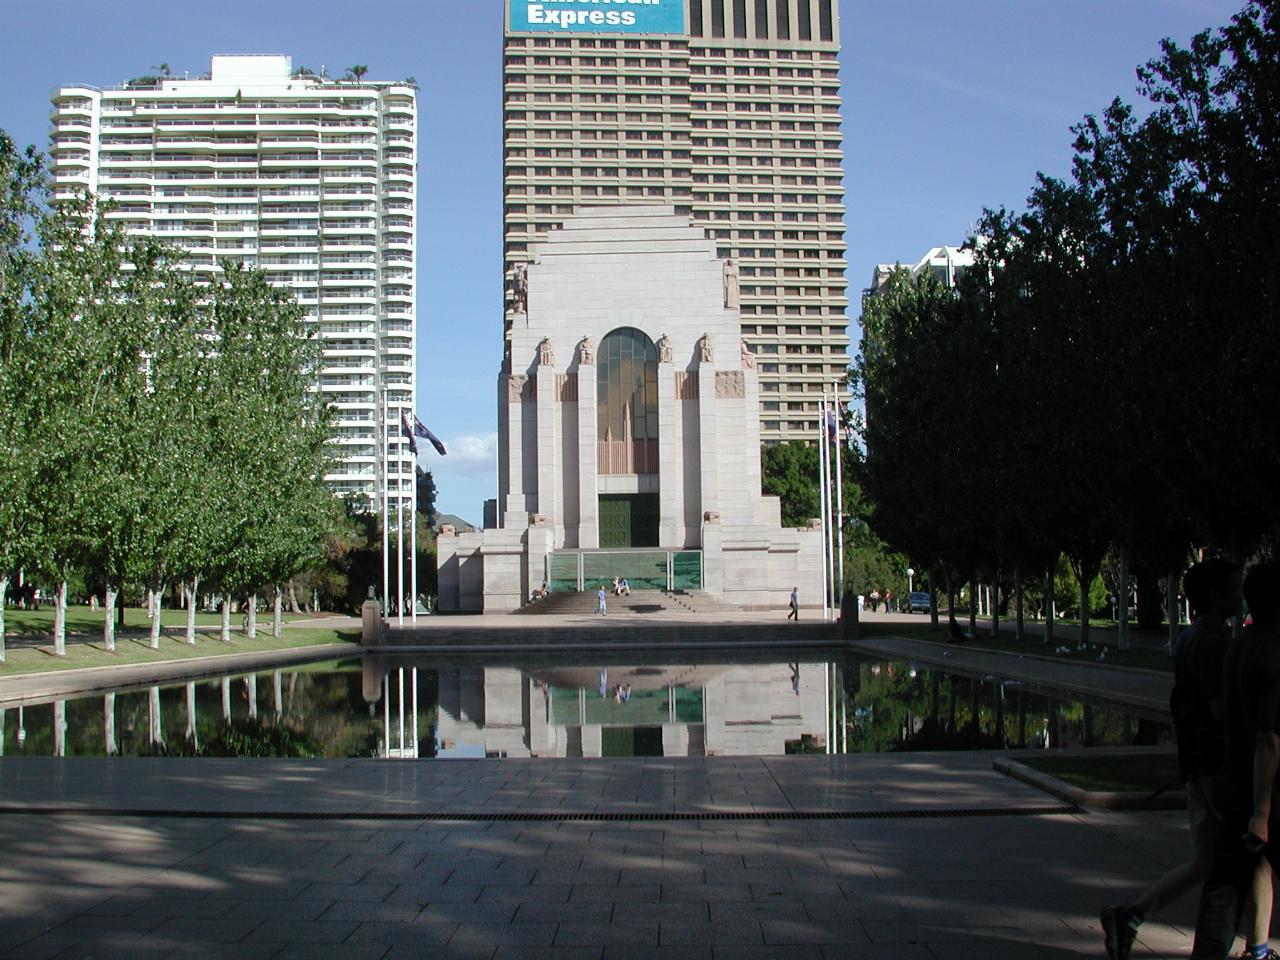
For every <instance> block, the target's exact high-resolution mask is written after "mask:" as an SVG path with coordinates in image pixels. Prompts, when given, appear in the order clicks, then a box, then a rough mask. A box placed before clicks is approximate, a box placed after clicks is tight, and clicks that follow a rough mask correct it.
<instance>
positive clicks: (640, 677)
mask: <svg viewBox="0 0 1280 960" xmlns="http://www.w3.org/2000/svg"><path fill="white" fill-rule="evenodd" d="M574 655H575V656H580V654H574ZM623 655H626V656H633V655H634V654H630V653H628V654H622V653H618V654H610V655H607V656H608V657H610V658H611V659H610V660H609V662H607V663H606V664H604V665H602V664H600V663H595V664H591V663H583V662H578V663H564V662H559V663H557V662H554V661H552V660H550V659H549V658H544V660H545V661H546V662H536V663H530V664H522V665H520V666H514V665H509V664H502V663H501V662H490V661H486V662H484V663H483V664H480V663H477V664H473V665H468V666H454V665H450V664H449V663H448V662H447V661H445V660H444V659H443V658H442V657H439V656H436V657H417V658H412V657H403V658H400V659H391V660H387V661H385V662H384V661H379V660H376V659H373V658H370V659H368V660H365V661H361V660H348V661H343V662H341V663H324V664H310V665H305V666H293V667H289V668H286V669H281V670H278V671H271V670H268V671H263V672H261V673H258V674H256V675H234V676H218V677H207V678H202V679H200V680H197V681H193V682H188V683H179V684H175V685H171V686H165V687H142V688H130V689H121V690H117V691H113V692H111V693H108V694H106V695H105V696H104V695H95V696H92V697H81V698H75V699H68V700H66V701H58V702H56V703H43V704H31V705H27V706H25V707H23V708H18V707H7V708H0V751H2V753H3V754H4V755H10V756H13V755H28V756H50V755H55V756H103V755H108V754H120V755H124V756H146V755H166V754H167V755H184V756H302V757H351V756H387V757H404V758H410V759H411V758H415V757H427V756H434V757H437V758H439V759H478V758H482V757H486V756H488V757H600V756H604V757H627V756H716V755H719V756H774V755H780V754H784V753H801V752H816V753H824V752H843V751H846V750H847V751H848V752H850V753H854V752H880V751H902V750H940V749H941V750H945V749H993V748H994V749H1003V748H1017V747H1027V748H1039V747H1043V748H1057V747H1072V746H1127V745H1135V744H1140V745H1146V744H1167V743H1169V742H1170V731H1169V727H1168V722H1167V718H1164V717H1161V716H1160V715H1158V714H1145V715H1144V714H1143V712H1142V711H1136V710H1125V709H1120V708H1116V707H1114V706H1108V705H1102V704H1090V703H1085V702H1081V700H1080V699H1079V698H1077V697H1075V696H1073V695H1070V694H1055V693H1054V692H1053V691H1045V690H1040V689H1035V688H1032V687H1031V686H1029V685H1026V684H1022V683H1018V682H1017V681H1009V682H1002V681H1000V680H999V679H998V678H994V677H991V676H979V677H973V678H969V677H964V676H955V675H951V674H947V673H942V672H939V671H936V670H932V669H930V668H927V667H919V666H916V665H913V664H909V663H895V662H889V661H870V660H863V659H859V658H841V659H839V660H837V661H835V662H834V664H833V663H831V662H824V661H823V660H821V659H816V658H817V657H821V656H829V653H828V654H823V653H816V654H815V653H813V652H810V653H809V658H808V659H805V658H803V657H802V658H801V659H800V660H799V661H795V660H793V661H790V662H785V661H775V660H771V659H769V658H768V655H767V654H766V653H756V654H740V653H737V652H735V654H734V657H733V659H732V660H725V661H724V662H714V661H708V660H706V659H700V660H699V662H697V663H687V662H686V663H670V662H662V661H661V660H657V661H655V662H649V663H641V664H633V663H624V662H618V661H617V658H618V657H619V656H623ZM653 656H658V655H651V657H653ZM699 656H700V658H702V657H704V656H706V655H704V654H699ZM828 748H830V749H828Z"/></svg>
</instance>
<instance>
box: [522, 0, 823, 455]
mask: <svg viewBox="0 0 1280 960" xmlns="http://www.w3.org/2000/svg"><path fill="white" fill-rule="evenodd" d="M506 14H507V16H506V20H505V22H504V35H503V67H502V80H503V83H502V87H503V94H502V95H503V119H502V126H503V177H502V180H503V182H502V188H503V258H504V269H505V271H506V276H507V279H508V284H509V287H510V291H509V294H508V298H509V299H508V308H509V310H508V316H507V324H506V335H507V343H508V345H509V344H510V342H511V341H510V338H511V317H512V315H513V312H512V311H513V308H514V301H515V299H516V298H517V297H518V291H517V290H516V286H517V284H516V280H517V277H516V271H517V267H518V266H519V265H521V264H523V263H525V262H527V261H529V260H530V259H531V258H532V256H533V251H534V250H535V249H537V248H538V247H539V246H540V245H541V244H542V243H543V242H544V241H545V240H546V239H547V236H548V235H549V234H550V233H551V231H553V230H555V229H556V228H557V227H559V226H560V225H561V224H562V223H564V222H565V220H566V219H568V218H569V217H570V216H572V215H573V214H575V213H577V212H578V211H579V210H581V209H582V208H583V207H603V206H608V205H615V204H637V203H652V204H658V205H666V206H671V207H674V208H675V212H676V213H677V214H680V215H687V216H690V217H692V219H693V223H694V224H695V225H696V226H697V227H698V228H699V229H700V230H702V231H703V232H704V233H705V234H706V236H708V237H710V238H711V239H713V240H714V241H715V253H716V256H717V257H720V258H721V259H723V260H726V261H732V262H733V263H734V266H735V269H737V270H738V272H739V275H740V277H741V288H740V289H741V296H742V301H741V310H740V317H739V324H740V336H741V337H742V338H744V339H745V340H746V341H747V343H748V344H749V345H750V346H751V349H752V350H753V351H754V352H755V354H756V355H757V356H758V357H759V368H758V374H759V380H760V396H759V399H758V400H757V401H756V403H757V407H758V409H757V411H756V414H757V416H758V417H759V420H760V438H761V439H762V440H763V441H764V442H765V443H766V444H774V443H778V442H780V441H788V440H798V441H810V440H812V438H813V437H814V436H815V435H816V434H817V430H818V406H819V403H820V401H821V397H822V394H823V391H828V392H830V391H832V390H833V389H835V388H836V385H837V384H839V383H842V382H843V381H844V379H845V377H846V376H847V373H848V366H849V356H848V348H849V337H848V331H847V327H848V318H847V316H846V312H847V308H848V303H849V301H848V291H847V279H846V277H845V269H846V266H847V262H846V260H845V251H846V243H845V198H844V183H843V177H844V172H843V169H842V165H843V157H844V135H843V133H842V131H841V118H840V104H841V96H840V75H839V67H840V64H839V61H838V57H839V53H840V4H839V2H838V0H751V2H748V0H644V2H643V3H639V2H634V3H625V4H617V5H614V4H604V3H595V2H592V0H568V2H566V0H557V2H551V3H548V2H545V0H506Z"/></svg>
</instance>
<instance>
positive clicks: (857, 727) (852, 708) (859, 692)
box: [844, 662, 1169, 753]
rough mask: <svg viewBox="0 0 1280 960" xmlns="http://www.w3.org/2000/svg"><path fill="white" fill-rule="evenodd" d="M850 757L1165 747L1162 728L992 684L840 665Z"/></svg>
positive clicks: (888, 667)
mask: <svg viewBox="0 0 1280 960" xmlns="http://www.w3.org/2000/svg"><path fill="white" fill-rule="evenodd" d="M844 683H845V693H846V695H847V696H848V698H849V708H848V711H847V716H848V725H849V729H848V735H849V749H850V751H855V750H856V751H859V752H873V753H874V752H886V751H906V750H961V749H966V750H973V749H1003V748H1006V747H1042V746H1049V747H1064V746H1130V745H1149V744H1158V743H1167V742H1169V728H1168V725H1167V724H1162V723H1159V722H1157V721H1152V720H1148V719H1145V718H1142V717H1133V716H1130V715H1127V714H1124V713H1122V712H1121V711H1120V710H1118V709H1117V710H1112V709H1103V708H1098V707H1094V706H1092V705H1089V704H1083V703H1080V702H1076V701H1067V700H1058V699H1055V698H1050V697H1047V696H1044V695H1041V694H1037V693H1033V692H1031V691H1028V690H1024V689H1023V688H1022V687H1021V686H1020V685H1018V684H1005V683H1000V682H998V681H996V680H995V679H994V678H969V677H958V676H951V675H948V674H945V673H941V672H939V671H936V670H926V669H918V668H914V667H912V666H910V665H909V664H906V663H855V662H850V663H848V664H846V668H845V671H844Z"/></svg>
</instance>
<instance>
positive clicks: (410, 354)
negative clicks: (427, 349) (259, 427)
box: [50, 56, 417, 509]
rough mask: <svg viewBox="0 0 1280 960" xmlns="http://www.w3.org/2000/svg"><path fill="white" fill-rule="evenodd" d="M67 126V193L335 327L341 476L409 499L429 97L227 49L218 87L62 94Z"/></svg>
mask: <svg viewBox="0 0 1280 960" xmlns="http://www.w3.org/2000/svg"><path fill="white" fill-rule="evenodd" d="M52 121H53V130H52V133H51V140H52V144H51V146H52V149H51V151H50V152H51V160H52V164H53V173H54V180H55V189H56V194H57V195H58V196H61V197H65V196H69V195H71V194H72V193H74V192H75V191H81V190H85V189H87V190H90V191H92V192H93V193H95V194H96V195H98V196H99V197H101V198H102V199H105V200H110V201H112V202H113V203H114V204H115V209H114V210H113V211H112V212H111V214H110V216H111V217H112V218H113V219H116V220H118V221H120V222H121V223H123V224H124V225H125V227H126V229H127V230H128V232H129V233H130V234H132V235H135V236H156V237H159V238H161V239H163V240H166V241H168V242H170V243H172V244H174V245H177V246H180V247H183V248H185V249H186V250H187V252H188V256H187V261H186V262H187V263H188V264H189V265H190V267H191V268H192V269H193V270H195V271H197V272H203V273H208V274H210V275H212V274H213V273H215V272H216V271H218V270H220V264H221V262H222V261H223V260H224V259H229V260H235V261H241V262H243V263H246V264H252V265H256V266H258V267H261V268H262V270H263V271H265V273H266V274H267V276H268V278H269V279H270V280H271V281H272V282H273V283H275V284H277V285H279V286H282V287H287V288H288V289H290V290H292V291H293V293H294V295H295V296H296V297H297V299H298V302H299V303H300V304H301V305H302V306H303V307H304V309H305V311H306V314H307V317H308V320H309V321H310V322H312V323H315V324H316V325H317V326H318V328H319V335H320V339H321V343H322V350H323V354H322V365H321V369H320V372H319V377H318V381H317V384H316V387H317V389H319V390H320V391H321V393H322V394H323V395H324V397H325V398H326V399H327V400H328V401H329V403H330V404H331V405H332V406H333V408H334V413H335V420H336V425H335V426H336V433H337V436H336V438H335V440H334V443H335V444H336V445H337V446H338V448H339V450H340V453H339V457H340V459H339V461H338V462H337V464H336V465H335V468H334V471H333V472H332V473H331V474H330V475H328V476H327V477H326V480H328V481H329V483H330V484H331V486H332V487H333V489H334V492H335V493H337V494H342V495H354V496H356V497H358V498H360V500H361V501H363V502H364V503H365V505H366V506H367V508H369V509H375V508H377V507H379V506H380V505H381V502H382V495H383V489H384V486H383V484H384V481H385V482H386V485H387V488H388V489H389V490H390V495H391V500H392V503H393V504H394V503H395V501H396V500H397V499H399V498H405V499H407V498H408V497H409V491H410V488H411V480H412V472H413V466H414V464H413V458H412V456H411V455H410V454H409V450H408V443H407V441H406V440H405V439H404V438H403V437H401V434H400V429H399V422H400V416H401V413H402V412H407V413H408V415H409V418H410V422H412V417H413V410H414V402H415V400H416V397H415V382H414V358H415V346H414V342H415V340H414V320H415V311H416V300H415V283H416V281H415V276H414V263H415V256H416V250H417V209H416V203H417V91H416V90H415V88H414V86H413V85H412V84H411V83H408V82H403V81H400V82H381V81H367V80H363V79H346V80H332V79H326V78H324V77H319V76H316V75H313V74H312V73H310V72H309V71H305V70H299V71H295V70H294V69H293V67H292V63H291V60H290V58H289V57H284V56H218V57H214V58H213V63H212V69H211V71H210V73H209V75H208V76H202V77H192V78H185V77H182V78H179V77H169V76H161V77H147V78H141V79H139V80H134V81H129V82H127V83H125V84H123V85H121V86H119V87H111V88H104V89H98V88H96V87H90V86H83V85H78V86H69V87H61V88H59V89H58V90H56V91H55V92H54V94H53V114H52ZM388 412H389V414H388ZM380 436H382V437H385V438H387V441H388V444H387V445H383V444H380V442H379V437H380ZM387 446H389V451H390V452H389V454H387V455H386V456H385V457H384V452H385V451H386V449H387ZM384 474H385V475H384Z"/></svg>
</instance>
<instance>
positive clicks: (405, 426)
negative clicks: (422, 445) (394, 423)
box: [400, 412, 418, 457]
mask: <svg viewBox="0 0 1280 960" xmlns="http://www.w3.org/2000/svg"><path fill="white" fill-rule="evenodd" d="M414 419H415V420H416V419H417V417H414ZM400 435H401V436H402V437H406V438H408V440H409V452H410V453H412V454H413V455H414V456H415V457H416V456H417V455H418V441H417V440H415V439H413V430H412V429H411V428H410V427H409V415H408V414H407V413H404V412H401V414H400Z"/></svg>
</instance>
